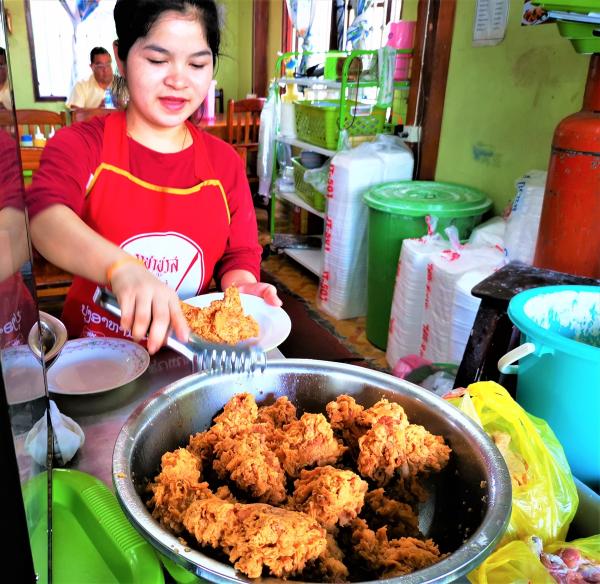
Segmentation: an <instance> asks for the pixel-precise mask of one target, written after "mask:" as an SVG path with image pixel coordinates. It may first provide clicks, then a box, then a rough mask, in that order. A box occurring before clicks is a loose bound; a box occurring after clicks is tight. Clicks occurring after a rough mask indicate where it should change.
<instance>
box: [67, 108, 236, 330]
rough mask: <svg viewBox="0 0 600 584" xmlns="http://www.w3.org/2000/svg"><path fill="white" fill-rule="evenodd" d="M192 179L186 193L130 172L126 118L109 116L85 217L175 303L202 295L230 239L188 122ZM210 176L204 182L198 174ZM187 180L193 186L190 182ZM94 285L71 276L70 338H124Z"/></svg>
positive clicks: (215, 184) (218, 189) (221, 203)
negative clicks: (97, 298) (163, 285)
mask: <svg viewBox="0 0 600 584" xmlns="http://www.w3.org/2000/svg"><path fill="white" fill-rule="evenodd" d="M188 129H189V130H190V133H191V135H192V137H193V139H194V144H193V146H192V148H194V160H195V171H194V172H195V178H194V179H193V180H194V182H195V181H199V182H197V184H195V185H194V186H192V187H189V188H171V187H164V186H158V185H154V184H151V183H148V182H145V181H143V180H141V179H139V178H137V177H136V176H133V175H132V174H131V173H130V171H129V144H128V138H127V125H126V120H125V114H124V113H122V112H119V113H115V114H111V115H110V116H108V117H107V118H106V124H105V127H104V144H103V151H102V163H101V164H100V166H99V167H98V168H97V169H96V172H95V173H94V176H93V178H92V180H91V181H90V185H89V186H88V190H87V193H86V200H85V204H84V208H83V214H82V219H83V220H84V221H85V222H86V223H87V224H88V225H89V226H90V227H91V228H92V229H94V230H95V231H96V232H97V233H99V234H100V235H102V236H103V237H105V238H106V239H108V240H109V241H112V242H113V243H115V244H117V245H119V246H120V247H121V248H122V249H123V250H125V251H126V252H127V253H129V254H131V255H133V256H135V257H137V258H140V259H141V260H143V262H144V264H145V266H146V268H147V269H148V270H149V271H150V272H152V273H153V274H154V275H155V276H156V277H157V278H159V279H160V280H162V281H163V282H165V283H166V284H167V285H168V286H169V287H171V288H173V289H174V290H176V291H177V293H178V294H179V297H180V298H190V297H192V296H197V295H198V294H200V293H201V292H204V291H205V290H206V288H207V287H208V285H209V284H210V281H211V279H212V275H213V271H214V267H215V264H216V263H217V261H219V259H220V258H221V257H222V255H223V252H224V251H225V247H226V244H227V240H228V238H229V222H230V215H229V208H228V205H227V198H226V196H225V191H224V190H223V186H222V185H221V182H220V181H219V180H218V179H217V178H216V177H215V173H214V170H213V168H212V165H211V163H210V160H209V158H208V156H207V154H206V148H205V144H204V138H203V136H202V133H201V132H200V131H199V130H197V129H196V128H195V127H194V126H193V125H191V124H188ZM207 173H208V177H206V176H202V175H206V174H207ZM190 182H192V181H190ZM96 286H97V284H95V283H94V282H90V281H89V280H85V279H83V278H80V277H76V278H75V279H74V280H73V284H72V286H71V289H70V290H69V293H68V295H67V298H66V301H65V307H64V310H63V322H64V323H65V325H66V327H67V330H68V331H69V335H70V336H71V337H82V336H111V337H125V338H129V337H130V335H129V333H128V332H125V331H123V330H122V329H121V328H120V327H119V324H118V322H117V321H116V320H115V319H114V317H112V316H111V315H110V314H109V313H108V312H106V311H104V310H102V309H101V308H100V307H98V306H97V305H96V304H95V303H94V302H93V300H92V295H93V293H94V290H95V289H96Z"/></svg>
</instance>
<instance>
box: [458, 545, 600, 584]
mask: <svg viewBox="0 0 600 584" xmlns="http://www.w3.org/2000/svg"><path fill="white" fill-rule="evenodd" d="M561 548H575V549H578V550H579V551H580V553H581V555H582V556H585V557H586V558H587V559H589V560H592V561H595V562H599V561H600V535H594V536H592V537H587V538H585V539H576V540H574V541H570V542H564V541H556V542H554V543H551V544H550V545H548V546H547V547H545V548H544V552H545V553H547V554H554V553H556V552H558V551H559V550H560V549H561ZM468 578H469V581H470V582H472V584H508V583H509V582H510V583H511V584H516V583H519V584H521V583H523V584H528V583H535V584H556V580H555V579H554V578H553V577H552V576H551V575H550V573H549V572H548V570H547V569H546V568H545V567H544V565H543V564H542V562H541V561H540V558H539V556H538V555H536V553H535V552H534V550H533V546H531V545H529V544H527V543H526V542H525V541H521V540H517V541H511V542H510V543H507V544H506V545H505V546H503V547H501V548H499V549H497V550H496V551H495V552H494V553H493V554H491V555H490V556H489V557H487V558H486V559H485V560H484V561H483V562H482V564H481V565H480V566H479V567H478V568H477V569H476V570H473V571H472V572H471V573H469V574H468ZM573 581H575V580H573Z"/></svg>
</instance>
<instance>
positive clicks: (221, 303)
mask: <svg viewBox="0 0 600 584" xmlns="http://www.w3.org/2000/svg"><path fill="white" fill-rule="evenodd" d="M181 310H182V312H183V315H184V316H185V318H186V320H187V322H188V325H189V327H190V328H191V329H192V331H193V332H194V333H196V334H197V335H198V336H200V337H202V338H203V339H206V340H207V341H212V342H215V343H228V344H230V345H235V344H236V343H239V342H240V341H244V340H246V339H249V338H252V337H257V336H258V334H259V332H260V331H259V326H258V323H257V322H256V320H255V319H254V318H253V317H252V316H250V315H247V314H244V310H243V308H242V303H241V300H240V293H239V291H238V289H237V288H236V287H235V286H230V287H229V288H227V289H226V290H225V293H224V295H223V299H222V300H214V301H213V302H211V303H210V305H209V306H208V307H206V308H198V307H195V306H190V305H189V304H186V303H185V302H182V303H181Z"/></svg>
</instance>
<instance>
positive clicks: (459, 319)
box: [449, 267, 495, 363]
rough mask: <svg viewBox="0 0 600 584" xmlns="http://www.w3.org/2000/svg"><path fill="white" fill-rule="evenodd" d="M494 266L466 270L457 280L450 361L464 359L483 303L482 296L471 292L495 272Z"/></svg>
mask: <svg viewBox="0 0 600 584" xmlns="http://www.w3.org/2000/svg"><path fill="white" fill-rule="evenodd" d="M494 271H495V270H494V269H493V268H489V267H485V268H481V269H477V270H473V271H469V272H466V273H465V274H463V275H462V276H461V277H460V278H459V279H458V281H457V282H456V290H455V292H454V300H453V308H452V327H451V330H450V358H449V362H450V363H460V362H461V361H462V357H463V354H464V352H465V347H466V346H467V342H468V340H469V336H470V334H471V329H472V328H473V323H474V322H475V317H476V316H477V311H478V310H479V305H480V304H481V298H477V297H476V296H473V294H471V290H472V289H473V288H474V287H475V286H477V284H479V283H480V282H482V281H483V280H485V279H486V278H487V277H488V276H491V275H492V274H493V273H494Z"/></svg>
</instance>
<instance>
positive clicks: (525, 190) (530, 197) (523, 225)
mask: <svg viewBox="0 0 600 584" xmlns="http://www.w3.org/2000/svg"><path fill="white" fill-rule="evenodd" d="M547 175H548V173H547V172H545V171H541V170H531V171H529V172H528V173H527V174H525V175H524V176H523V177H521V179H519V180H518V181H517V182H516V188H517V193H516V195H515V200H514V201H513V204H512V208H511V212H510V215H509V216H508V219H507V220H506V234H505V241H506V253H507V255H508V259H509V261H511V262H514V261H518V262H524V263H526V264H531V263H532V262H533V256H534V255H535V247H536V244H537V237H538V232H539V229H540V218H541V216H542V205H543V202H544V191H545V189H546V178H547Z"/></svg>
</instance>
